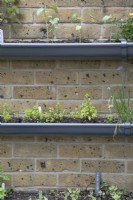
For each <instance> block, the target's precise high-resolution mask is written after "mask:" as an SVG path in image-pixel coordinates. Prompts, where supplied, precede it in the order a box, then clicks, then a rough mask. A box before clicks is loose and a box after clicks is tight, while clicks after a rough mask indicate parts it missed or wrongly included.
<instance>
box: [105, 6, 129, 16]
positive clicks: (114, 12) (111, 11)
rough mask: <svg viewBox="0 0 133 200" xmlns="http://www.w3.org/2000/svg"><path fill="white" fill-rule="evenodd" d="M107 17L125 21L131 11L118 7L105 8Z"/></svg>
mask: <svg viewBox="0 0 133 200" xmlns="http://www.w3.org/2000/svg"><path fill="white" fill-rule="evenodd" d="M105 15H111V16H112V17H114V18H116V19H125V18H127V17H128V15H129V10H128V8H125V7H124V8H120V7H119V8H117V7H112V8H108V7H107V8H105V9H104V16H105Z"/></svg>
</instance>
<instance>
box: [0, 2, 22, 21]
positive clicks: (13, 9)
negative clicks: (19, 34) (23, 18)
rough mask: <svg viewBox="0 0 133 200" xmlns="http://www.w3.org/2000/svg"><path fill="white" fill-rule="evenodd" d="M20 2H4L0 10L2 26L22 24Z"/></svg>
mask: <svg viewBox="0 0 133 200" xmlns="http://www.w3.org/2000/svg"><path fill="white" fill-rule="evenodd" d="M18 3H19V0H2V1H1V8H0V25H4V24H5V23H11V24H12V25H13V23H20V20H19V18H20V9H19V8H18Z"/></svg>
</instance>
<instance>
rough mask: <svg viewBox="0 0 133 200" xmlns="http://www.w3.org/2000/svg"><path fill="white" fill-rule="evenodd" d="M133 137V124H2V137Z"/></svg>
mask: <svg viewBox="0 0 133 200" xmlns="http://www.w3.org/2000/svg"><path fill="white" fill-rule="evenodd" d="M115 132H116V133H117V134H119V135H120V136H131V135H133V124H130V123H124V124H104V123H103V124H97V123H95V124H94V123H90V124H88V123H87V124H81V123H0V135H27V134H28V135H105V136H109V135H113V134H114V133H115Z"/></svg>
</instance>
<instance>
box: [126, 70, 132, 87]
mask: <svg viewBox="0 0 133 200" xmlns="http://www.w3.org/2000/svg"><path fill="white" fill-rule="evenodd" d="M132 77H133V71H129V72H128V73H127V83H128V84H132V83H133V81H132Z"/></svg>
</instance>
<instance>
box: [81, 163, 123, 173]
mask: <svg viewBox="0 0 133 200" xmlns="http://www.w3.org/2000/svg"><path fill="white" fill-rule="evenodd" d="M81 170H82V172H96V171H100V172H104V173H107V172H108V173H122V172H124V171H125V165H124V162H123V161H114V160H83V161H82V168H81Z"/></svg>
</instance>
